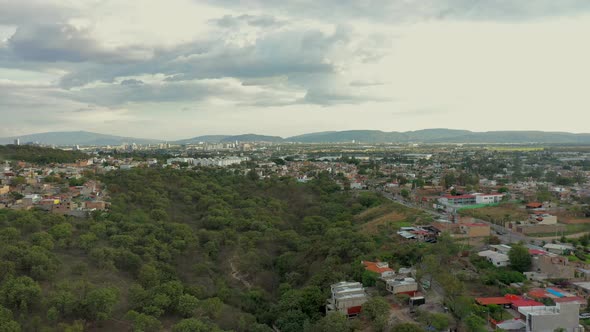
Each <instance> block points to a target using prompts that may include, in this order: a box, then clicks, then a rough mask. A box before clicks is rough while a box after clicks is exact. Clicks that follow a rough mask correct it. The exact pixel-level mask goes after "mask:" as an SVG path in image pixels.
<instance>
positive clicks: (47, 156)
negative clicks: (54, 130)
mask: <svg viewBox="0 0 590 332" xmlns="http://www.w3.org/2000/svg"><path fill="white" fill-rule="evenodd" d="M80 159H88V155H87V154H85V153H83V152H79V151H65V150H60V149H51V148H44V147H39V146H33V145H12V144H11V145H0V161H1V160H14V161H26V162H31V163H35V164H51V163H73V162H76V161H77V160H80Z"/></svg>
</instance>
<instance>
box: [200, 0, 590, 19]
mask: <svg viewBox="0 0 590 332" xmlns="http://www.w3.org/2000/svg"><path fill="white" fill-rule="evenodd" d="M208 2H209V3H210V4H213V5H218V6H223V7H227V6H233V7H238V8H242V9H246V8H247V9H250V10H251V9H258V10H264V11H266V12H271V13H281V14H288V15H290V16H299V17H315V18H321V19H324V20H327V21H334V20H338V21H340V20H342V19H347V18H362V19H368V20H374V19H377V20H380V21H384V22H403V21H416V20H429V19H446V18H450V19H461V20H464V19H466V20H472V19H481V20H519V19H534V18H539V17H549V16H558V15H577V14H579V13H580V12H589V11H590V1H587V0H559V1H556V0H535V1H515V0H366V1H358V0H323V1H316V0H299V1H276V0H208Z"/></svg>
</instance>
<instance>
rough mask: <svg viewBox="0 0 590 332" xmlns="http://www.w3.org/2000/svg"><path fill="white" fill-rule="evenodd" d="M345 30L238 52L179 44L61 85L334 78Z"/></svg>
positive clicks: (295, 36)
mask: <svg viewBox="0 0 590 332" xmlns="http://www.w3.org/2000/svg"><path fill="white" fill-rule="evenodd" d="M348 38H349V37H348V32H347V31H346V29H338V30H337V31H336V32H335V33H334V34H324V33H322V32H319V31H315V30H308V31H293V30H289V31H280V32H276V33H271V34H268V35H265V36H264V37H261V38H259V39H258V40H257V41H256V43H255V44H252V45H248V46H244V47H238V46H231V45H227V44H226V43H225V41H224V40H218V39H216V40H212V41H205V42H195V43H189V44H185V45H180V46H178V47H176V48H173V49H169V50H157V51H155V53H154V57H153V58H151V59H149V60H147V61H136V62H134V63H130V64H109V66H91V67H89V68H82V69H80V70H78V71H73V72H72V73H70V74H68V75H66V76H64V77H63V78H62V79H61V82H60V84H61V86H62V87H64V88H71V87H76V86H83V85H85V84H87V83H90V82H92V81H105V82H112V81H113V80H114V79H115V78H117V77H124V76H137V75H141V74H164V75H166V76H167V78H166V81H168V82H179V81H187V80H193V79H206V78H223V77H236V78H240V79H250V78H265V77H273V76H289V77H291V76H296V75H299V74H305V73H325V74H329V73H333V72H334V71H335V68H334V64H333V63H332V61H331V59H330V55H329V53H330V52H331V51H332V50H334V48H336V47H338V46H339V45H341V44H346V43H347V42H348Z"/></svg>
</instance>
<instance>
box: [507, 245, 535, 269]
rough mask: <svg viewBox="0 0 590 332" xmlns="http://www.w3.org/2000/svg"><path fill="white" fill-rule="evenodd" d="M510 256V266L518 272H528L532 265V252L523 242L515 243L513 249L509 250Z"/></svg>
mask: <svg viewBox="0 0 590 332" xmlns="http://www.w3.org/2000/svg"><path fill="white" fill-rule="evenodd" d="M508 257H509V258H510V267H511V268H512V269H514V270H516V271H518V272H526V271H528V270H529V269H530V267H531V264H532V259H531V254H529V250H528V249H527V248H526V247H525V246H523V245H521V244H516V245H513V246H512V249H510V251H509V252H508Z"/></svg>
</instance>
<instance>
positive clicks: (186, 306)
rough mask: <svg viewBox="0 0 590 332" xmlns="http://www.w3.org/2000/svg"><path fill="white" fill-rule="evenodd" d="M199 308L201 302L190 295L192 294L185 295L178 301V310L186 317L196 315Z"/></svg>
mask: <svg viewBox="0 0 590 332" xmlns="http://www.w3.org/2000/svg"><path fill="white" fill-rule="evenodd" d="M198 307H199V300H198V299H197V298H196V297H194V296H192V295H190V294H183V295H182V296H180V298H179V299H178V306H177V308H176V310H177V311H178V312H179V313H180V314H181V315H182V316H184V317H190V316H192V315H194V313H195V311H196V310H197V308H198Z"/></svg>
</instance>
